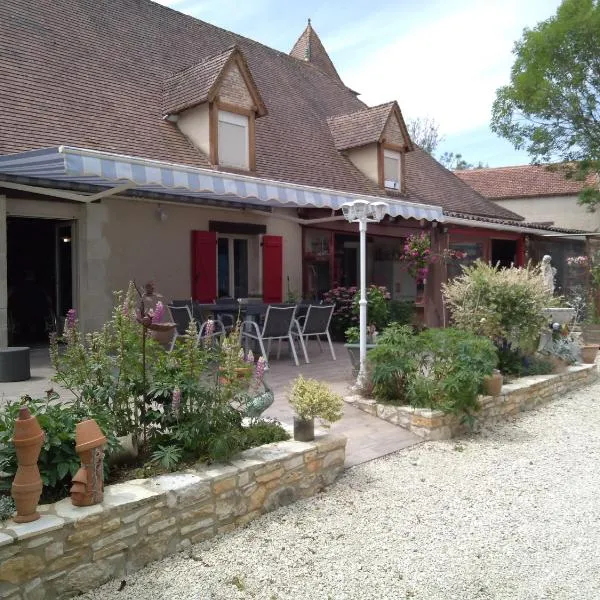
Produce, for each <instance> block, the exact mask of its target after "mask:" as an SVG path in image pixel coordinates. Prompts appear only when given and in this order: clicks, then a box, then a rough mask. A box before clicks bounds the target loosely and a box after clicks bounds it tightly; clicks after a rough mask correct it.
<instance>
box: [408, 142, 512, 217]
mask: <svg viewBox="0 0 600 600" xmlns="http://www.w3.org/2000/svg"><path fill="white" fill-rule="evenodd" d="M406 177H407V182H406V184H407V188H408V190H409V191H411V192H415V193H417V190H418V195H419V196H420V197H421V198H423V202H426V203H428V204H437V205H439V206H441V207H442V208H443V209H444V211H456V212H462V213H470V214H473V215H480V216H486V217H495V218H499V219H511V220H514V221H522V220H523V217H522V216H521V215H518V214H516V213H514V212H512V211H510V210H508V209H506V208H502V207H501V206H498V205H497V204H495V203H494V202H491V201H490V200H488V199H486V198H484V197H483V196H481V195H480V194H479V193H477V192H476V191H475V190H474V189H473V188H471V187H469V186H468V185H467V184H466V183H465V182H464V181H463V180H462V179H459V178H458V177H457V176H456V175H455V174H454V173H453V172H452V171H449V170H448V169H446V168H445V167H443V166H442V165H441V164H440V163H439V162H437V161H436V160H435V159H434V158H433V157H432V156H431V155H430V154H428V153H427V152H425V151H424V150H421V149H420V148H416V149H415V150H414V151H413V152H408V153H407V154H406Z"/></svg>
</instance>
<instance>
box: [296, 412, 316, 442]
mask: <svg viewBox="0 0 600 600" xmlns="http://www.w3.org/2000/svg"><path fill="white" fill-rule="evenodd" d="M294 439H295V440H296V441H297V442H312V441H313V440H314V439H315V420H314V419H306V420H305V419H300V418H298V417H294Z"/></svg>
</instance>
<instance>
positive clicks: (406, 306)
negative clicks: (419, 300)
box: [389, 300, 415, 325]
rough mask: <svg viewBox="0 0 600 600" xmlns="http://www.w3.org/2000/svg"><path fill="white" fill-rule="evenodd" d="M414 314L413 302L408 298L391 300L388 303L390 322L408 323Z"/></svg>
mask: <svg viewBox="0 0 600 600" xmlns="http://www.w3.org/2000/svg"><path fill="white" fill-rule="evenodd" d="M414 314H415V303H414V302H412V301H408V300H391V301H390V303H389V319H390V323H398V324H400V325H410V324H411V323H412V322H413V318H414Z"/></svg>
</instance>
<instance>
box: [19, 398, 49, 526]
mask: <svg viewBox="0 0 600 600" xmlns="http://www.w3.org/2000/svg"><path fill="white" fill-rule="evenodd" d="M43 443H44V432H43V431H42V428H41V427H40V425H39V423H38V422H37V419H36V418H35V417H34V416H32V415H31V413H30V412H29V409H28V408H27V407H26V406H23V407H21V408H20V409H19V416H18V418H17V420H16V421H15V434H14V437H13V444H14V445H15V450H16V453H17V463H18V468H17V472H16V474H15V478H14V480H13V484H12V488H11V495H12V497H13V499H14V501H15V506H16V507H17V516H16V517H15V521H16V522H17V523H29V522H30V521H35V520H36V519H39V518H40V515H39V513H38V512H37V511H36V508H37V503H38V502H39V499H40V496H41V495H42V487H43V486H42V478H41V477H40V470H39V468H38V464H37V461H38V458H39V456H40V451H41V450H42V444H43Z"/></svg>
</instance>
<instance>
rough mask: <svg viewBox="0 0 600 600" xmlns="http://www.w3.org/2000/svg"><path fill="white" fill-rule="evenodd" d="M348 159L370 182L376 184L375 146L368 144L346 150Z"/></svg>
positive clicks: (377, 173) (377, 179)
mask: <svg viewBox="0 0 600 600" xmlns="http://www.w3.org/2000/svg"><path fill="white" fill-rule="evenodd" d="M348 158H349V159H350V160H351V161H352V162H353V163H354V165H355V166H356V168H357V169H358V170H359V171H362V172H363V173H364V174H365V175H366V176H367V177H368V178H369V179H370V180H371V181H374V182H375V183H378V181H379V172H378V169H377V144H368V145H367V146H361V147H360V148H353V149H352V150H348Z"/></svg>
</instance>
